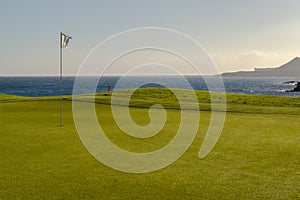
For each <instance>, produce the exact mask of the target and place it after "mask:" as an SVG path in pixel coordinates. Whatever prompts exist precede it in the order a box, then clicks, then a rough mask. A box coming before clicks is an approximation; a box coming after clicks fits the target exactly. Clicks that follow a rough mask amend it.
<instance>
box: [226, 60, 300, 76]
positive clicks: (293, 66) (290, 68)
mask: <svg viewBox="0 0 300 200" xmlns="http://www.w3.org/2000/svg"><path fill="white" fill-rule="evenodd" d="M221 75H222V76H223V77H296V76H300V58H299V57H295V58H293V59H292V60H290V61H288V62H287V63H285V64H283V65H281V66H279V67H276V68H255V69H254V71H238V72H225V73H222V74H221Z"/></svg>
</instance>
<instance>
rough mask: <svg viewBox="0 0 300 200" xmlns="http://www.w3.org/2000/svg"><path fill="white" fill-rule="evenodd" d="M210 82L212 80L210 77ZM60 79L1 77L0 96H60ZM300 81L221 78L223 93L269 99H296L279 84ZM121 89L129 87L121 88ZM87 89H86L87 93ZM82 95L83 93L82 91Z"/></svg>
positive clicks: (199, 81) (197, 85) (197, 81)
mask: <svg viewBox="0 0 300 200" xmlns="http://www.w3.org/2000/svg"><path fill="white" fill-rule="evenodd" d="M75 78H76V77H71V76H67V77H64V78H63V90H62V93H63V95H72V91H73V84H74V80H75ZM119 78H120V77H118V76H105V77H101V79H100V80H99V81H98V86H97V90H96V91H97V92H102V91H107V90H108V87H109V86H110V89H111V90H113V89H114V87H115V85H116V83H117V81H118V80H119ZM186 78H187V80H188V82H189V84H190V85H191V87H192V88H193V89H195V90H207V86H206V84H205V81H204V79H203V78H202V77H201V76H186ZM209 78H211V79H213V78H214V77H213V76H211V77H209ZM84 79H86V80H87V81H91V82H92V81H93V80H95V79H98V78H97V77H84ZM127 79H128V80H129V81H138V80H141V79H143V80H147V79H149V81H150V83H149V84H146V85H143V86H142V87H162V86H161V85H158V84H156V83H155V82H156V81H153V83H151V80H159V82H163V83H166V84H167V83H168V84H171V85H172V87H174V88H187V86H186V85H183V84H182V82H181V81H179V78H178V77H176V76H161V77H159V76H156V77H147V76H131V77H127ZM59 80H60V78H59V77H53V76H46V77H29V76H19V77H4V76H2V77H0V94H11V95H19V96H58V95H60V82H59ZM290 80H299V79H297V78H286V77H280V78H223V82H224V86H225V90H226V92H229V93H238V94H262V95H271V96H299V97H300V92H298V93H297V92H285V90H291V89H293V88H294V87H295V86H293V85H284V84H282V83H283V82H285V81H290ZM123 88H130V87H129V86H128V87H126V85H125V86H123ZM87 91H90V89H88V88H87V89H86V92H87ZM81 93H85V91H81Z"/></svg>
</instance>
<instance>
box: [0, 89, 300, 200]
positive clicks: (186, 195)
mask: <svg viewBox="0 0 300 200" xmlns="http://www.w3.org/2000/svg"><path fill="white" fill-rule="evenodd" d="M122 92H126V91H121V92H120V93H119V94H118V95H120V98H121V96H122V95H124V93H123V94H122ZM168 92H169V91H167V90H166V89H150V90H149V89H141V90H138V91H137V92H136V93H134V96H133V98H132V100H131V106H132V107H131V108H130V111H131V114H132V117H133V119H134V120H135V121H136V122H137V123H138V124H141V125H143V124H147V123H149V116H148V109H147V108H148V107H149V106H150V105H151V104H152V103H158V102H162V104H164V105H166V107H168V106H169V108H170V109H168V110H167V113H168V118H170V119H169V120H168V123H167V124H166V127H165V128H164V129H163V130H162V132H160V133H159V134H158V135H157V136H155V137H153V138H150V139H149V141H146V140H137V139H134V138H129V137H128V136H126V135H125V134H123V133H122V132H121V131H120V129H119V128H118V127H117V126H116V124H115V123H112V115H111V110H110V105H108V104H109V103H110V95H111V93H101V94H97V98H96V102H97V104H96V110H97V114H98V117H99V121H100V124H101V126H103V129H104V130H105V131H106V133H107V135H108V137H109V138H110V139H111V140H112V141H113V142H114V143H116V144H117V145H119V146H120V147H122V148H125V149H128V150H131V151H137V152H143V151H151V150H153V149H157V148H160V147H162V146H164V145H165V144H166V143H167V142H168V141H169V140H170V139H171V138H172V137H173V135H174V134H176V128H177V127H178V119H179V117H180V111H179V110H178V102H177V101H176V99H174V96H173V94H172V93H170V92H169V93H168ZM184 92H187V95H188V93H189V91H184ZM196 93H197V96H198V99H199V104H200V107H201V104H203V105H207V104H208V103H209V102H210V99H209V95H208V93H207V92H203V91H197V92H196ZM125 95H126V94H125ZM227 100H228V107H229V109H230V112H228V113H227V118H226V122H225V126H224V130H223V132H222V135H221V138H220V140H219V141H218V143H217V145H216V146H215V148H214V149H213V151H212V152H211V153H210V154H209V155H208V156H207V157H206V158H205V159H202V160H200V159H199V158H198V157H197V156H198V152H199V148H200V146H201V143H202V141H203V137H204V136H205V133H206V130H207V127H208V124H209V122H210V111H209V108H210V107H209V106H207V107H205V108H206V109H204V111H201V121H200V128H199V131H198V135H197V137H196V139H195V140H194V142H193V144H192V146H191V147H190V148H189V150H188V151H187V152H186V153H185V154H184V155H183V156H182V157H181V158H180V159H179V160H177V161H176V162H175V163H173V164H172V165H170V166H168V167H167V168H164V169H162V170H159V171H156V172H151V173H147V174H127V173H123V172H119V171H116V170H113V169H110V168H108V167H106V166H105V165H103V164H101V163H100V162H98V161H97V160H96V159H94V158H93V157H92V156H91V155H90V154H89V153H88V152H87V150H86V149H85V147H84V146H83V145H82V143H81V141H80V139H79V137H78V135H77V132H76V129H75V127H74V122H73V118H72V110H71V101H70V98H69V97H65V101H64V127H59V101H58V98H57V97H51V98H48V97H42V98H23V97H14V96H8V95H0V101H1V102H2V103H0V150H1V151H0V166H1V167H0V199H299V198H300V190H299V188H300V168H299V166H300V145H299V144H300V135H299V132H300V123H299V120H300V115H299V114H300V112H299V101H300V100H299V98H284V97H266V96H257V95H233V94H227ZM282 101H283V102H282ZM244 102H246V103H244ZM87 103H88V102H87ZM134 106H135V107H134ZM136 106H140V107H141V108H137V107H136ZM137 164H138V163H137Z"/></svg>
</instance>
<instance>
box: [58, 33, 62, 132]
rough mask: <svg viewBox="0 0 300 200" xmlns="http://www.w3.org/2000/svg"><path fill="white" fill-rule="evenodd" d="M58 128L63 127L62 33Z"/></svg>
mask: <svg viewBox="0 0 300 200" xmlns="http://www.w3.org/2000/svg"><path fill="white" fill-rule="evenodd" d="M59 43H60V126H61V127H62V126H63V116H62V84H63V83H62V81H63V79H62V73H63V70H62V67H63V63H62V56H63V54H62V33H60V41H59Z"/></svg>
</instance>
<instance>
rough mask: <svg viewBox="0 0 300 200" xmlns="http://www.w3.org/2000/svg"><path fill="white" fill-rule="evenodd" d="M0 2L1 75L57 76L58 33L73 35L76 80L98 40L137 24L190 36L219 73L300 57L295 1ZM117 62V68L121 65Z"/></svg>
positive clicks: (70, 55) (71, 71) (69, 59)
mask: <svg viewBox="0 0 300 200" xmlns="http://www.w3.org/2000/svg"><path fill="white" fill-rule="evenodd" d="M0 4H1V6H0V26H1V28H0V38H1V39H0V40H1V42H0V44H1V46H0V76H1V75H2V76H4V75H12V76H13V75H59V33H60V32H64V33H65V34H67V35H70V36H72V38H73V39H72V40H71V41H70V44H69V46H70V48H68V49H64V50H63V55H64V56H63V58H64V61H63V63H64V74H65V75H76V73H77V71H78V69H79V67H80V65H81V64H82V62H83V60H84V59H85V58H86V57H87V55H88V54H89V52H90V51H91V50H92V49H93V48H94V47H95V46H96V45H98V44H99V43H100V42H102V41H104V40H105V39H107V38H109V37H110V36H112V35H114V34H117V33H119V32H122V31H126V30H129V29H133V28H141V27H162V28H168V29H174V30H177V31H179V32H182V33H184V34H187V35H189V36H190V37H192V38H193V39H195V40H196V41H197V42H198V43H200V44H201V45H202V46H203V48H205V50H206V52H207V54H208V55H209V56H210V57H211V59H212V60H213V62H214V63H215V64H216V65H217V66H218V69H219V71H220V72H228V71H238V70H253V69H254V68H255V67H278V66H280V65H281V64H284V63H286V62H288V61H289V60H291V59H293V58H294V57H296V56H300V55H299V54H300V12H299V8H300V1H299V0H276V1H274V0H251V1H245V0H226V1H220V0H194V1H193V0H189V1H183V0H151V1H147V0H105V1H104V0H102V1H101V0H95V1H93V0H86V1H79V0H78V1H77V0H76V1H71V0H70V1H64V0H60V1H57V0H51V1H50V0H48V1H47V0H44V1H38V0H26V1H22V0H10V1H8V0H0ZM180 45H182V44H180ZM111 48H118V47H111ZM110 50H111V49H108V50H107V53H108V54H109V52H110ZM189 53H191V54H193V53H195V52H189ZM158 56H159V55H158ZM161 56H164V55H161ZM194 56H197V55H196V53H195V55H194ZM170 59H172V58H170ZM126 62H127V63H128V62H129V63H130V61H128V59H127V61H126ZM173 63H174V65H176V59H174V62H173ZM94 64H95V65H97V63H94ZM118 64H119V66H118V67H122V66H121V65H122V62H119V63H118ZM118 67H116V68H115V69H114V70H115V71H114V70H112V73H117V71H118Z"/></svg>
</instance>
